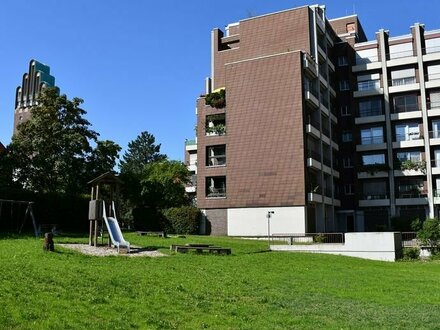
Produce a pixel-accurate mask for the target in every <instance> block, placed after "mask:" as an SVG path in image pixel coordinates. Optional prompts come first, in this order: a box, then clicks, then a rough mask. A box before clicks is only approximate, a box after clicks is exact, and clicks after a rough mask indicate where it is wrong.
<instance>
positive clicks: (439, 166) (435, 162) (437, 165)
mask: <svg viewBox="0 0 440 330" xmlns="http://www.w3.org/2000/svg"><path fill="white" fill-rule="evenodd" d="M431 173H432V175H439V174H440V159H432V160H431ZM439 197H440V196H439Z"/></svg>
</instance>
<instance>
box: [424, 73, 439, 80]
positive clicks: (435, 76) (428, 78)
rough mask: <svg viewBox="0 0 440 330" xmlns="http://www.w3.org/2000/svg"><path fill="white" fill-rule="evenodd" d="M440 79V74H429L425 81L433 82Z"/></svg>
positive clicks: (426, 75)
mask: <svg viewBox="0 0 440 330" xmlns="http://www.w3.org/2000/svg"><path fill="white" fill-rule="evenodd" d="M439 79H440V73H428V74H425V80H427V81H431V80H439Z"/></svg>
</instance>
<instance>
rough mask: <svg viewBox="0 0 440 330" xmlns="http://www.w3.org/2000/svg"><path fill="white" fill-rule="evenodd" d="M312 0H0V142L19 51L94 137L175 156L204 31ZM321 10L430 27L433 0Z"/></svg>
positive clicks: (187, 131)
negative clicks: (80, 112) (143, 137)
mask: <svg viewBox="0 0 440 330" xmlns="http://www.w3.org/2000/svg"><path fill="white" fill-rule="evenodd" d="M314 3H317V2H307V1H294V0H290V1H285V0H222V1H211V0H187V1H182V0H160V1H150V0H130V1H128V0H125V1H124V0H69V1H63V0H39V1H32V0H1V1H0V46H1V47H0V63H1V66H2V69H1V79H0V142H3V144H5V145H7V144H8V143H9V142H10V139H11V135H12V126H13V112H14V98H15V88H16V87H17V86H18V85H20V84H21V78H22V75H23V73H25V72H26V71H27V69H28V65H29V61H30V60H31V59H36V60H38V61H40V62H42V63H45V64H47V65H49V66H50V68H51V73H52V74H53V75H54V76H55V79H56V84H57V85H58V86H59V87H60V89H61V92H62V93H64V94H66V95H67V96H68V97H69V98H73V97H75V96H76V97H80V98H82V99H84V101H85V102H84V104H83V108H84V109H85V110H86V111H87V116H86V117H87V119H88V120H89V121H90V122H91V123H92V125H93V126H92V128H93V129H94V130H96V131H98V132H99V133H100V135H101V136H100V139H110V140H113V141H115V142H116V143H118V144H119V145H120V146H121V147H122V148H123V149H125V148H126V147H127V144H128V142H129V141H131V140H133V139H135V138H136V136H137V135H138V134H139V133H140V132H142V131H148V132H150V133H152V134H153V135H154V136H155V137H156V141H157V142H158V143H161V144H162V149H161V151H162V152H163V153H165V154H167V155H168V156H169V157H170V158H171V159H177V160H182V159H183V143H184V140H185V138H193V137H194V126H195V100H196V98H197V97H198V96H199V95H200V94H201V93H203V90H204V79H205V77H207V76H209V74H210V35H211V33H210V32H211V30H212V29H213V28H216V27H220V28H221V29H223V28H224V26H225V25H227V24H228V23H233V22H237V21H239V20H240V19H245V18H248V17H251V16H257V15H262V14H267V13H270V12H273V11H279V10H284V9H289V8H294V7H298V6H303V5H307V4H314ZM320 4H324V5H326V7H327V17H328V18H336V17H340V16H346V15H351V14H353V13H356V14H358V15H359V18H360V20H361V22H362V25H363V27H364V30H365V32H366V34H367V37H368V38H369V39H372V38H374V35H375V32H376V31H377V30H379V29H380V28H384V29H387V30H390V34H391V36H397V35H402V34H407V33H409V28H410V26H411V25H412V24H414V23H416V22H420V23H424V24H425V26H426V29H427V30H434V29H440V21H439V19H438V15H439V12H440V1H434V0H430V1H429V0H419V1H409V0H401V1H394V0H386V1H384V0H382V1H378V0H368V1H366V0H363V1H344V0H336V1H326V2H320Z"/></svg>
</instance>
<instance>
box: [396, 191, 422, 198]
mask: <svg viewBox="0 0 440 330" xmlns="http://www.w3.org/2000/svg"><path fill="white" fill-rule="evenodd" d="M423 197H427V194H426V193H424V192H422V191H402V192H398V193H397V198H423Z"/></svg>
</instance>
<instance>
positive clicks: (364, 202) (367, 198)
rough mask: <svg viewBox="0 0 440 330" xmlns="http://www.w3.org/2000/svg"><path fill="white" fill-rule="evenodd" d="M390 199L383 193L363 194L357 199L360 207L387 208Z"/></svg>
mask: <svg viewBox="0 0 440 330" xmlns="http://www.w3.org/2000/svg"><path fill="white" fill-rule="evenodd" d="M389 205H390V199H389V197H388V195H387V194H383V193H374V192H372V193H365V194H364V195H362V196H361V197H360V199H359V206H360V207H374V206H389Z"/></svg>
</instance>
